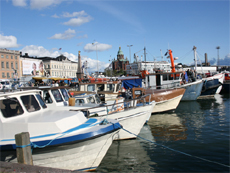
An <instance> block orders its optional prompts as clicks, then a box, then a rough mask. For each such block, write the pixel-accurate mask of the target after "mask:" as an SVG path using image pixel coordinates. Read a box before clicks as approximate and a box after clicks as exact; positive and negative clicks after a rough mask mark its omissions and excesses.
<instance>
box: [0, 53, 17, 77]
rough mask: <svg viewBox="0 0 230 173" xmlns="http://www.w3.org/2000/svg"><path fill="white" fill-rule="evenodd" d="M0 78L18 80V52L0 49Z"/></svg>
mask: <svg viewBox="0 0 230 173" xmlns="http://www.w3.org/2000/svg"><path fill="white" fill-rule="evenodd" d="M0 58H1V66H0V78H1V79H13V78H20V77H21V76H20V73H19V72H20V51H17V50H8V49H0Z"/></svg>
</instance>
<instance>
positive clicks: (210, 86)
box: [200, 79, 221, 96]
mask: <svg viewBox="0 0 230 173" xmlns="http://www.w3.org/2000/svg"><path fill="white" fill-rule="evenodd" d="M220 85H221V84H220V83H219V80H218V79H209V80H205V81H204V84H203V88H202V91H201V94H200V95H201V96H207V95H214V94H216V92H217V90H218V88H219V87H220Z"/></svg>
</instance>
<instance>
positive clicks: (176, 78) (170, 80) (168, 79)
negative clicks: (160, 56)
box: [143, 72, 183, 89]
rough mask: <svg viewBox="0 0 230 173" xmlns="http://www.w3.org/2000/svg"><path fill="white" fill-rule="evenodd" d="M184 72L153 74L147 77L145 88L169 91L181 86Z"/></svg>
mask: <svg viewBox="0 0 230 173" xmlns="http://www.w3.org/2000/svg"><path fill="white" fill-rule="evenodd" d="M182 73H183V72H174V73H172V72H168V73H151V74H146V75H145V80H144V81H145V82H144V85H143V87H146V88H152V89H167V88H174V87H178V86H180V83H181V80H182V78H181V76H182Z"/></svg>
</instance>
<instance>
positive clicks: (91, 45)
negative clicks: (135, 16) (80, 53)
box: [84, 42, 112, 52]
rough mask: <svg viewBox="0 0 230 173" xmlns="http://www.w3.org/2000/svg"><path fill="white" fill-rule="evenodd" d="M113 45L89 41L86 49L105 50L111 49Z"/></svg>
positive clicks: (88, 50) (87, 50)
mask: <svg viewBox="0 0 230 173" xmlns="http://www.w3.org/2000/svg"><path fill="white" fill-rule="evenodd" d="M111 48H112V45H109V44H104V43H98V42H95V43H88V44H86V45H85V46H84V51H86V52H92V51H105V50H108V49H111Z"/></svg>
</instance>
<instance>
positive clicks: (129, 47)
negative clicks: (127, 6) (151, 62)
mask: <svg viewBox="0 0 230 173" xmlns="http://www.w3.org/2000/svg"><path fill="white" fill-rule="evenodd" d="M132 46H133V45H127V47H129V58H130V63H131V47H132Z"/></svg>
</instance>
